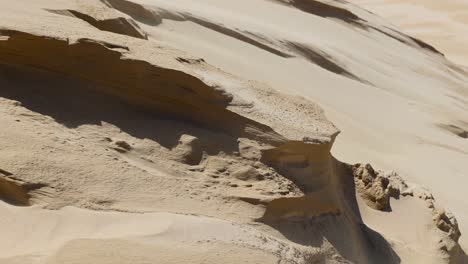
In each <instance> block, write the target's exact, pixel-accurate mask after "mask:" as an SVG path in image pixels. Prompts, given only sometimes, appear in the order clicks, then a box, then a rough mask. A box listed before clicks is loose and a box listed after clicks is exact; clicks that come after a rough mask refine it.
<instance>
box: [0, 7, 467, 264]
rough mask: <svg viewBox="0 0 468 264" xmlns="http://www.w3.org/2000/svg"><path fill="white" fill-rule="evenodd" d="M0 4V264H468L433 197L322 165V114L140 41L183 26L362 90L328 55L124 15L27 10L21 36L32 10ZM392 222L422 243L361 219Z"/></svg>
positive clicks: (328, 137)
mask: <svg viewBox="0 0 468 264" xmlns="http://www.w3.org/2000/svg"><path fill="white" fill-rule="evenodd" d="M266 2H269V1H266ZM294 3H295V4H293V6H294V7H295V8H298V9H305V11H314V12H315V13H314V14H317V13H319V14H321V16H323V17H327V18H328V17H332V18H334V19H341V20H343V21H345V22H346V23H348V21H354V22H352V24H354V23H357V22H356V21H359V24H360V25H361V23H364V22H363V21H365V20H363V19H359V17H358V16H357V15H354V14H353V13H351V12H350V11H346V9H342V8H338V7H335V6H330V5H328V4H327V3H325V2H315V1H311V2H308V3H310V4H304V3H306V2H305V1H295V2H294ZM312 3H317V4H312ZM1 4H2V5H6V6H8V8H10V9H11V10H10V11H12V10H13V11H16V13H10V14H9V15H5V17H6V19H5V21H6V22H5V25H0V123H1V124H2V128H7V129H2V130H0V151H1V157H0V198H1V199H2V201H3V202H0V203H1V204H0V212H1V214H2V215H4V218H3V219H1V220H0V232H2V234H4V237H3V238H1V239H0V263H2V264H3V263H5V264H7V263H8V264H9V263H47V264H52V263H90V262H95V263H152V262H155V261H160V262H161V261H162V262H163V263H183V262H187V263H219V262H220V261H221V262H223V263H417V262H414V261H415V260H417V261H418V262H420V263H466V261H467V260H466V255H465V253H464V251H463V249H462V248H461V246H460V245H459V243H458V241H459V238H460V236H461V233H460V230H459V227H458V223H457V220H456V219H455V217H454V216H453V215H452V214H450V213H447V212H446V211H444V210H443V209H441V208H440V207H439V206H438V205H437V204H436V202H435V201H434V198H433V196H432V195H431V194H430V193H429V192H427V191H426V190H424V189H423V188H421V187H417V186H416V185H412V184H407V183H405V181H404V180H402V178H401V177H400V176H398V175H397V174H396V173H391V172H382V171H376V170H374V169H373V168H372V167H371V166H370V165H362V164H356V165H349V164H346V163H344V162H342V161H339V160H337V159H336V158H335V157H334V156H333V155H332V154H331V150H332V147H333V144H334V142H335V139H336V137H337V136H338V134H339V131H338V129H337V128H336V127H335V126H334V125H333V124H332V123H331V122H330V121H328V120H327V118H326V117H325V115H324V112H323V110H322V109H321V108H320V107H319V106H318V105H316V104H314V103H312V102H311V101H309V100H308V99H305V98H303V97H299V96H293V95H287V94H282V93H279V92H278V91H276V90H274V89H272V88H271V87H269V86H268V85H266V84H264V83H261V82H257V81H245V80H242V79H241V78H239V77H236V76H234V75H231V74H229V73H226V72H224V71H223V70H222V69H219V68H216V67H213V66H211V65H210V64H208V63H207V62H206V61H205V60H204V59H201V58H199V57H195V56H192V55H189V54H187V53H185V52H183V51H179V50H177V49H174V48H172V47H170V46H168V45H167V44H165V43H162V42H158V40H157V39H152V38H151V37H149V35H148V33H146V30H147V29H148V26H149V25H151V26H157V25H160V24H161V23H163V20H164V19H169V20H174V21H190V22H191V23H194V24H197V25H203V26H205V27H208V28H211V29H212V30H214V31H216V32H223V34H227V35H229V36H231V37H232V38H235V39H239V40H241V41H244V42H247V43H249V45H253V46H255V47H256V48H259V49H261V50H263V51H265V52H268V53H271V54H275V56H276V55H278V56H280V57H284V58H293V57H296V56H300V57H304V58H306V59H307V60H308V61H310V62H311V63H313V64H316V65H318V66H319V67H320V68H322V69H324V70H325V71H329V72H332V73H333V74H336V75H339V76H343V77H345V78H347V79H351V80H352V81H353V82H354V81H357V82H364V83H367V81H366V80H361V79H360V78H361V77H360V76H358V75H354V73H352V72H349V71H347V70H346V68H345V67H344V66H340V63H338V62H335V61H334V59H333V58H332V57H331V56H330V55H328V54H326V53H325V52H322V51H315V50H314V49H313V48H312V49H310V50H307V48H306V47H307V45H299V44H298V43H296V42H291V41H282V42H275V41H273V42H269V41H268V39H267V38H260V37H259V36H258V35H255V34H250V33H248V32H243V31H241V30H236V29H229V28H228V27H223V26H222V25H219V24H216V23H214V22H210V21H209V19H207V18H204V19H202V18H200V17H197V16H195V15H189V14H187V13H177V12H172V13H171V12H169V11H168V10H166V9H164V8H163V7H161V8H160V9H158V8H154V9H152V8H150V7H146V6H145V5H142V4H140V3H138V2H131V1H126V0H107V1H92V0H86V1H78V0H77V1H48V0H40V1H37V2H36V3H34V5H32V6H31V7H30V8H31V9H30V10H29V12H32V13H33V14H34V15H36V16H37V17H38V18H42V19H44V20H43V24H41V25H37V24H34V23H30V22H24V23H23V24H20V25H19V26H15V24H16V21H17V19H18V18H21V17H22V16H24V14H21V12H20V11H21V10H23V8H24V6H23V5H27V4H25V2H23V1H18V3H15V4H12V3H8V1H2V2H1ZM274 4H275V5H276V4H277V3H274ZM282 4H284V3H282ZM316 5H318V6H316ZM77 10H80V11H77ZM0 12H1V11H0ZM47 19H49V20H47ZM77 19H79V20H83V21H82V23H81V24H76V21H77ZM59 21H60V22H61V23H62V24H60V25H59V24H58V23H57V22H59ZM135 21H137V22H138V23H141V24H138V23H137V22H135ZM340 23H341V22H340ZM408 43H412V42H408ZM418 47H419V46H418ZM424 49H425V48H424ZM430 52H433V51H430ZM434 56H439V55H438V54H436V55H434ZM401 208H403V214H402V211H401V210H400V209H401ZM404 210H414V211H415V212H418V213H419V215H418V216H419V217H418V218H417V219H415V220H414V221H413V222H409V223H402V225H406V226H405V227H404V228H402V230H405V229H406V228H409V229H413V228H416V227H417V228H422V229H421V230H423V231H421V233H423V237H424V239H423V241H421V240H417V239H416V240H414V239H415V238H414V237H417V236H418V235H419V236H421V234H419V233H418V234H417V235H415V236H414V237H413V236H411V235H409V236H407V237H399V236H398V235H397V236H394V233H392V231H387V230H386V229H385V228H383V229H382V230H383V231H380V230H379V231H376V230H374V229H373V228H372V227H370V226H369V225H368V223H367V222H366V218H364V217H363V214H364V213H365V214H366V215H367V214H388V215H387V217H397V218H398V217H401V216H404V214H405V213H404ZM373 219H378V218H377V217H376V218H373ZM382 225H386V223H385V222H383V223H382ZM24 230H26V231H24ZM28 230H29V231H28ZM418 230H419V229H418ZM396 233H398V232H396ZM11 245H14V246H13V247H11Z"/></svg>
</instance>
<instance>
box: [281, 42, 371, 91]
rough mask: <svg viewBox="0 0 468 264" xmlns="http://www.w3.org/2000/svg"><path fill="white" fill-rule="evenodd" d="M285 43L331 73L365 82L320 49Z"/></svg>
mask: <svg viewBox="0 0 468 264" xmlns="http://www.w3.org/2000/svg"><path fill="white" fill-rule="evenodd" d="M283 43H284V45H285V46H286V47H288V48H289V49H291V50H293V51H294V52H295V53H297V54H299V55H300V56H302V57H304V58H305V59H307V60H308V61H310V62H312V63H314V64H316V65H318V66H320V67H321V68H323V69H325V70H327V71H329V72H332V73H335V74H339V75H343V76H346V77H348V78H351V79H354V80H356V81H360V82H364V81H363V80H361V79H360V78H359V77H357V76H356V75H354V74H352V73H351V72H349V71H348V70H346V69H345V68H344V67H343V66H340V65H338V64H337V63H336V62H334V61H333V59H332V57H331V56H330V55H328V54H326V53H325V52H323V51H320V50H318V49H317V50H314V49H312V48H311V47H309V46H307V45H305V44H301V43H296V42H289V41H283Z"/></svg>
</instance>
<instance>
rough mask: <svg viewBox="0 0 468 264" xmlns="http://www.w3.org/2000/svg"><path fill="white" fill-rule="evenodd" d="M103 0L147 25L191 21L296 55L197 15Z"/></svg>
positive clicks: (123, 0)
mask: <svg viewBox="0 0 468 264" xmlns="http://www.w3.org/2000/svg"><path fill="white" fill-rule="evenodd" d="M102 2H105V3H106V4H107V5H109V6H111V7H113V8H115V9H117V10H119V11H120V12H122V13H125V14H127V15H129V16H131V17H132V18H133V19H135V20H136V21H139V22H141V23H144V24H147V25H151V26H157V25H159V24H161V23H162V22H163V20H164V19H168V20H172V21H179V22H184V21H189V22H192V23H195V24H197V25H199V26H202V27H204V28H208V29H210V30H213V31H216V32H218V33H220V34H223V35H226V36H229V37H231V38H234V39H237V40H239V41H242V42H245V43H247V44H250V45H252V46H255V47H257V48H259V49H262V50H264V51H266V52H269V53H272V54H275V55H277V56H280V57H283V58H291V57H294V56H293V55H291V54H288V53H286V52H283V51H281V50H279V49H277V48H274V47H272V45H268V44H264V43H262V42H260V41H257V40H255V39H254V38H251V37H249V36H248V35H247V34H244V33H243V32H240V31H237V30H233V29H230V28H227V27H225V26H223V25H220V24H216V23H213V22H211V21H208V20H206V19H202V18H198V17H195V16H193V15H191V14H189V13H175V12H170V11H167V10H163V9H160V8H158V10H157V12H156V11H153V10H151V9H150V8H146V7H145V6H143V5H140V4H136V3H132V2H130V1H127V0H102ZM250 35H252V33H250ZM270 44H271V43H270Z"/></svg>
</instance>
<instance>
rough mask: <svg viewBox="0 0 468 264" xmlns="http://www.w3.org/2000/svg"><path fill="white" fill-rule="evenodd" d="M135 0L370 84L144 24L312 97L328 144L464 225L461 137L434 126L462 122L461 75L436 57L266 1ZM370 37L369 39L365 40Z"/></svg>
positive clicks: (193, 29)
mask: <svg viewBox="0 0 468 264" xmlns="http://www.w3.org/2000/svg"><path fill="white" fill-rule="evenodd" d="M138 2H142V3H147V4H152V5H154V6H157V7H159V8H163V9H167V10H175V11H178V12H189V13H191V14H194V15H196V16H200V17H209V19H210V20H212V21H216V22H217V23H222V24H223V25H224V26H226V27H229V28H237V29H239V30H241V31H242V30H244V31H249V32H253V33H254V34H255V33H258V34H261V35H263V36H266V37H269V38H272V39H288V40H289V41H297V42H300V43H307V44H310V45H312V46H316V47H320V49H322V50H326V51H327V52H328V53H329V54H331V56H333V58H335V59H336V60H337V61H339V62H341V63H343V64H344V65H346V68H347V69H349V70H350V71H351V72H352V73H354V74H356V75H357V76H359V77H361V78H363V79H364V80H366V81H369V82H370V83H371V84H372V85H368V84H366V83H361V82H357V81H353V80H349V79H347V78H344V77H342V76H338V75H336V74H333V73H330V72H329V71H325V70H323V69H322V68H319V67H317V66H316V65H314V64H311V63H309V62H308V61H306V60H303V59H284V58H281V57H278V56H276V55H274V54H272V53H269V52H265V51H261V50H259V49H258V48H256V47H254V46H252V45H249V44H246V43H245V42H242V41H238V40H235V39H233V38H232V37H229V36H225V35H223V34H219V33H218V32H216V31H213V30H210V29H207V28H204V27H202V26H200V25H197V24H194V23H192V22H179V21H171V20H169V19H168V20H167V21H165V23H163V24H162V25H161V26H160V27H157V28H147V29H146V30H147V31H148V32H149V33H150V35H151V34H153V37H154V38H156V39H161V40H162V41H166V42H168V43H170V44H171V45H174V46H176V47H178V48H180V49H182V50H186V51H188V52H190V53H192V54H196V55H198V56H200V57H203V58H205V59H207V61H208V62H210V63H212V64H214V65H216V66H219V67H220V68H222V69H225V70H227V71H229V72H233V73H235V74H237V75H239V76H242V77H244V78H247V79H252V80H261V81H263V82H266V83H268V84H269V85H270V86H272V87H274V88H275V89H277V90H280V91H282V92H285V93H292V94H300V95H302V96H305V97H308V98H310V99H311V100H313V101H315V102H319V104H320V105H321V106H322V107H323V108H325V111H326V115H327V117H328V118H329V119H330V120H332V121H333V122H334V123H335V124H336V125H337V126H338V128H339V129H340V130H342V134H341V135H340V136H339V137H338V139H337V144H335V146H334V153H335V154H336V155H337V156H338V157H339V158H341V159H342V160H347V161H351V162H360V161H361V162H362V161H371V163H373V164H377V165H378V167H381V168H385V169H388V170H392V169H393V170H396V171H398V172H399V173H402V174H403V175H405V177H406V178H408V179H410V180H411V181H414V182H418V183H420V184H423V185H425V186H427V187H428V188H430V189H431V190H432V191H433V192H434V193H435V194H436V196H437V197H438V199H440V200H441V201H442V203H443V204H445V205H447V208H449V209H450V210H452V211H454V212H455V213H456V214H457V216H458V217H459V219H460V222H461V228H462V229H463V230H467V231H468V227H467V225H466V224H463V223H468V203H467V200H466V199H465V198H466V197H465V194H464V192H465V185H466V184H468V182H467V179H468V178H467V177H466V171H468V162H466V160H467V158H468V157H467V153H468V151H467V150H468V141H467V140H466V139H461V138H458V137H454V136H453V135H452V134H450V133H447V132H446V131H443V130H441V129H440V128H439V127H437V125H436V124H439V123H453V124H459V123H460V122H466V120H467V118H468V112H467V109H468V108H467V107H468V106H467V101H466V100H467V99H466V98H467V95H468V84H467V82H466V80H467V77H466V76H457V77H454V76H453V77H452V76H451V74H450V73H449V72H447V70H446V68H445V66H442V65H441V64H440V61H438V58H434V56H427V55H426V54H424V53H415V52H414V49H413V48H411V47H408V46H406V45H404V44H402V43H400V42H398V41H395V40H391V39H388V38H385V36H384V35H382V34H378V32H372V34H363V33H361V34H357V33H356V31H357V29H353V30H350V29H348V28H347V27H345V26H344V25H343V23H339V22H335V21H330V20H325V19H323V18H321V17H318V16H310V15H309V14H307V13H304V12H301V11H299V10H295V9H291V8H289V7H285V6H273V5H271V3H269V2H268V1H260V0H257V1H255V6H256V7H257V8H255V9H250V8H248V6H249V4H248V3H247V2H249V3H251V2H252V1H246V0H244V1H236V2H227V1H226V2H220V1H210V0H204V1H197V2H196V3H194V4H189V2H191V1H184V0H178V1H171V2H167V1H157V0H138ZM349 8H350V9H351V10H355V9H356V7H353V6H350V7H349ZM355 12H356V13H357V14H361V13H363V16H364V17H365V18H366V19H369V20H370V21H372V22H374V23H376V24H379V23H386V22H382V21H381V20H380V19H378V18H375V17H369V18H368V17H367V14H365V12H364V11H362V10H355ZM208 14H212V15H210V16H209V15H208ZM278 17H280V18H284V17H294V20H287V19H278ZM384 25H385V24H384ZM387 26H388V27H392V26H391V25H390V24H387ZM153 31H154V33H153ZM467 35H468V34H467ZM369 38H371V39H373V41H367V40H368V39H369ZM385 39H387V40H385ZM376 58H378V59H376ZM452 74H453V73H452ZM464 126H465V129H466V124H465V125H464ZM441 175H443V176H441Z"/></svg>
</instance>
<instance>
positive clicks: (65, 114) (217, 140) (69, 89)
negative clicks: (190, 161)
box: [0, 64, 238, 154]
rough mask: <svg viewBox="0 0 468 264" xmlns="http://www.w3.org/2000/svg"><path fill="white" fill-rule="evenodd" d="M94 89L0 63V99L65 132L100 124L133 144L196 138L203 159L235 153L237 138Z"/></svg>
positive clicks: (169, 143)
mask: <svg viewBox="0 0 468 264" xmlns="http://www.w3.org/2000/svg"><path fill="white" fill-rule="evenodd" d="M99 90H100V89H96V88H95V84H92V83H89V82H86V81H82V80H78V79H75V78H69V77H64V76H63V75H58V74H54V73H50V72H45V71H42V70H36V69H31V68H24V67H19V66H9V65H1V64H0V97H4V98H7V99H11V100H15V101H18V102H20V103H21V105H22V106H23V107H25V108H27V109H29V110H31V111H33V112H36V113H40V114H42V115H46V116H50V117H52V118H53V119H54V120H55V121H56V122H58V123H60V124H62V125H64V126H66V127H68V128H77V127H79V126H81V125H97V126H101V125H102V122H106V123H109V124H112V125H115V126H116V127H118V128H120V129H121V130H122V131H123V132H125V133H128V134H130V135H132V136H133V137H136V138H139V139H145V138H146V139H150V140H153V141H155V142H157V143H159V144H160V145H162V146H164V147H165V148H168V149H171V148H173V147H175V146H176V145H177V144H178V141H179V139H180V136H181V135H183V134H189V135H193V136H195V137H198V138H199V139H200V144H202V145H203V146H204V147H205V150H206V151H207V152H208V154H217V153H218V152H220V151H223V152H225V153H232V152H234V151H237V150H238V144H237V138H235V137H232V136H230V135H228V134H225V133H223V132H221V131H217V130H210V129H204V128H201V127H199V126H197V125H196V124H194V123H191V122H184V121H181V120H178V119H172V118H170V116H168V115H166V114H158V113H157V112H148V111H146V109H140V108H138V107H135V106H132V105H129V104H127V103H125V102H122V101H120V100H119V99H117V98H115V97H112V96H109V95H107V94H103V93H100V92H99Z"/></svg>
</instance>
